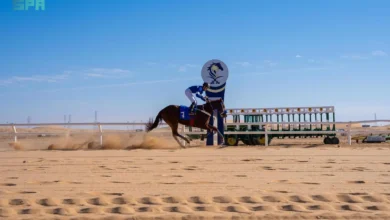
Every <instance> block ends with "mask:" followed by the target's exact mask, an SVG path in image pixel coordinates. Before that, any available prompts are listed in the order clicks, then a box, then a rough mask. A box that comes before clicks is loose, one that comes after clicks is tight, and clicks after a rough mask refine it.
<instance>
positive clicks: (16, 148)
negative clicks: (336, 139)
mask: <svg viewBox="0 0 390 220" xmlns="http://www.w3.org/2000/svg"><path fill="white" fill-rule="evenodd" d="M342 138H343V137H342ZM97 140H98V137H96V136H93V135H91V134H88V135H86V134H80V135H78V136H77V135H75V136H71V137H70V138H64V137H49V138H42V137H41V138H38V137H29V138H24V139H23V138H21V139H20V143H19V144H18V145H9V139H8V140H7V139H2V140H1V141H0V174H1V175H0V219H114V220H116V219H390V144H389V143H381V144H362V143H359V144H357V143H353V145H352V146H348V145H347V144H346V140H345V138H344V139H342V143H341V144H340V145H322V144H321V142H322V139H295V140H289V139H287V140H274V141H273V142H272V145H271V146H269V147H264V146H250V147H249V146H248V147H244V146H239V147H226V148H219V147H206V146H202V145H201V143H195V144H193V145H192V146H191V147H190V148H188V149H178V146H177V144H176V143H175V142H174V140H173V139H172V138H171V137H169V134H168V136H167V135H166V134H165V135H163V134H159V133H158V132H152V133H151V134H150V135H148V136H145V134H143V133H142V134H131V135H129V134H119V135H118V134H113V135H110V136H106V137H105V141H104V144H103V146H100V145H99V144H98V142H97ZM49 146H52V147H51V149H50V150H49V149H48V148H49Z"/></svg>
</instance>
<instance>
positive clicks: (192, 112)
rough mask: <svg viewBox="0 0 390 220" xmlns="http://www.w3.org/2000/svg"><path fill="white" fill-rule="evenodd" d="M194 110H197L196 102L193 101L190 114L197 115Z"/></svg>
mask: <svg viewBox="0 0 390 220" xmlns="http://www.w3.org/2000/svg"><path fill="white" fill-rule="evenodd" d="M194 110H195V102H193V103H191V105H190V112H189V114H190V115H195V111H194Z"/></svg>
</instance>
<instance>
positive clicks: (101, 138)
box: [98, 124, 103, 146]
mask: <svg viewBox="0 0 390 220" xmlns="http://www.w3.org/2000/svg"><path fill="white" fill-rule="evenodd" d="M98 127H99V134H100V145H101V146H103V129H102V125H101V124H99V125H98Z"/></svg>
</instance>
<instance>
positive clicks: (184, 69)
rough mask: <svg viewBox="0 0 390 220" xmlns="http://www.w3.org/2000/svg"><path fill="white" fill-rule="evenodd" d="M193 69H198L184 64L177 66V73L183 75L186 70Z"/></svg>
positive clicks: (192, 65)
mask: <svg viewBox="0 0 390 220" xmlns="http://www.w3.org/2000/svg"><path fill="white" fill-rule="evenodd" d="M195 67H198V65H194V64H184V65H181V66H179V69H178V70H177V71H179V72H182V73H184V72H187V70H188V69H189V68H195Z"/></svg>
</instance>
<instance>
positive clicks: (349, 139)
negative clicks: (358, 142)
mask: <svg viewBox="0 0 390 220" xmlns="http://www.w3.org/2000/svg"><path fill="white" fill-rule="evenodd" d="M348 144H349V145H352V138H351V122H349V124H348Z"/></svg>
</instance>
